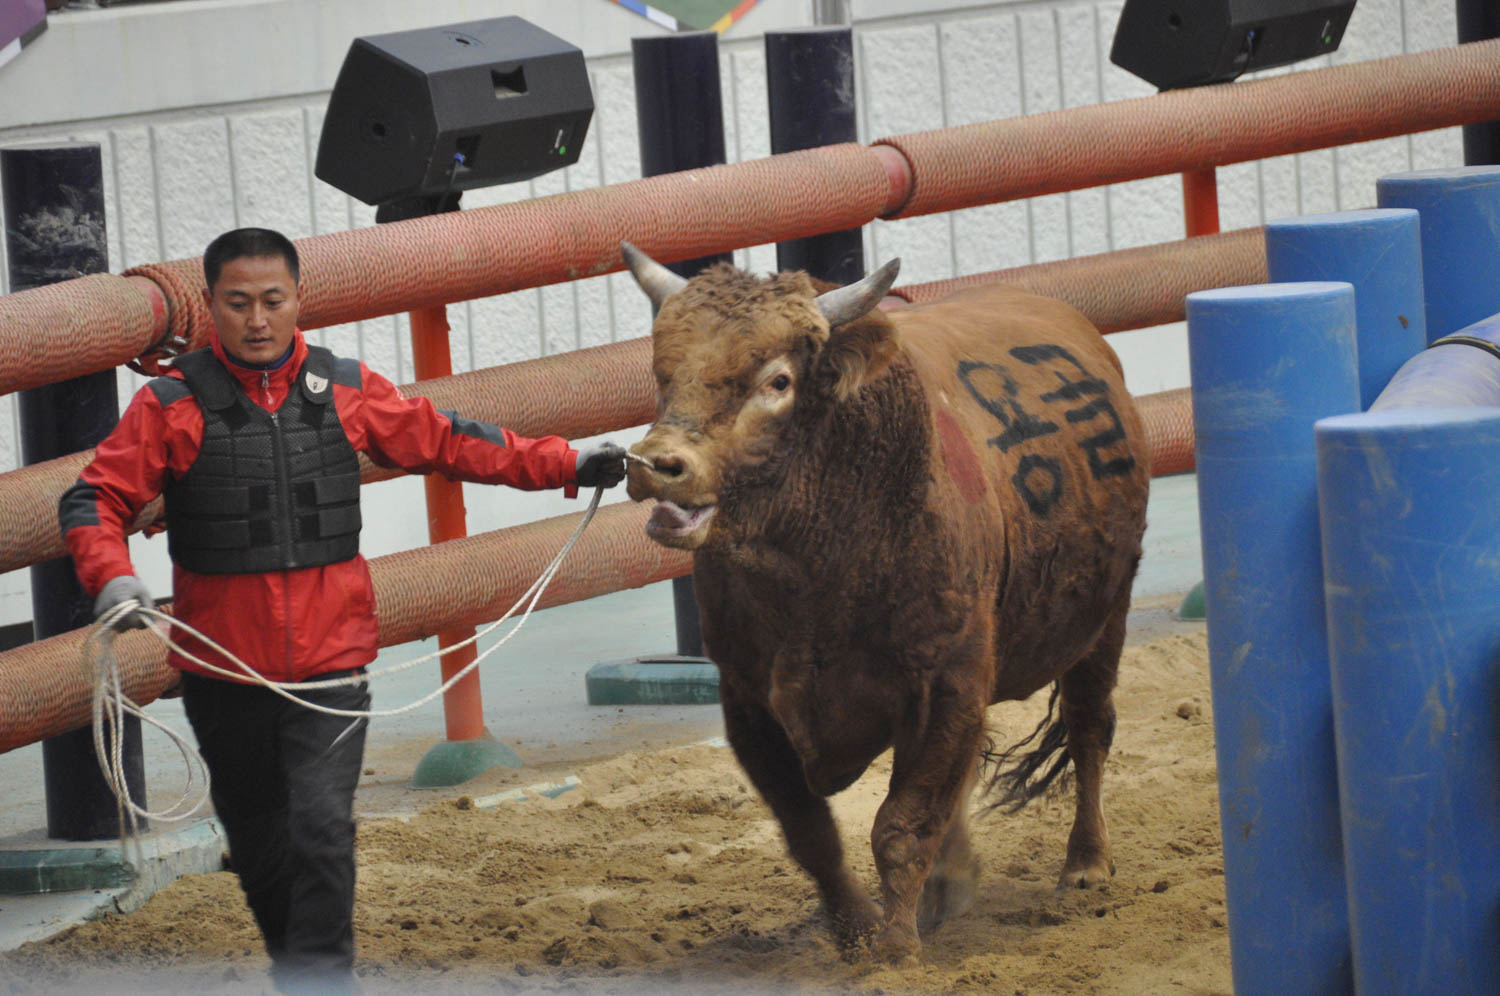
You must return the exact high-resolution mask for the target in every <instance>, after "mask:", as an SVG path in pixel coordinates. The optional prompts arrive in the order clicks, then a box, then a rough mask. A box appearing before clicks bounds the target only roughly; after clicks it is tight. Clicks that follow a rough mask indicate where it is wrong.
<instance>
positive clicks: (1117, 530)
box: [630, 257, 1149, 958]
mask: <svg viewBox="0 0 1500 996" xmlns="http://www.w3.org/2000/svg"><path fill="white" fill-rule="evenodd" d="M640 258H641V259H644V257H640ZM648 262H649V261H648ZM888 276H889V277H891V278H893V277H894V273H893V272H891V273H890V274H888ZM886 284H887V286H888V280H887V281H886ZM668 286H669V287H670V288H671V292H670V293H668V294H667V295H666V296H665V297H664V298H663V299H662V300H661V301H660V302H659V304H660V312H659V314H658V316H657V319H656V321H655V323H654V325H653V327H652V342H653V367H654V372H655V375H656V380H657V384H658V387H659V391H660V406H659V412H658V419H657V421H656V423H655V424H654V425H653V426H652V428H651V430H650V432H649V433H648V434H647V436H646V437H645V439H644V440H643V441H642V442H641V443H639V444H638V445H637V446H636V447H635V452H636V454H637V455H638V456H639V457H641V458H642V460H640V461H634V462H632V464H631V468H630V494H631V497H633V498H635V499H636V500H642V499H645V498H655V499H657V506H656V509H655V511H654V512H653V514H652V518H651V521H650V524H649V525H648V531H649V532H650V533H651V535H652V536H653V537H654V538H655V539H657V540H658V541H660V542H662V543H665V544H667V545H671V546H676V547H680V548H685V549H692V550H694V551H695V553H694V583H695V586H696V590H697V594H698V601H699V607H700V611H701V614H702V627H703V637H704V643H705V647H706V650H707V653H708V654H709V656H710V657H712V659H713V660H714V662H715V663H716V664H717V665H718V666H719V671H720V676H721V680H720V694H721V696H722V699H723V708H724V719H725V726H726V730H727V733H728V737H729V741H730V744H731V746H732V747H733V748H734V751H735V754H736V756H737V758H738V759H739V761H740V763H741V764H742V765H743V767H744V769H745V771H746V773H747V774H748V775H749V777H750V779H751V780H752V781H753V782H754V784H755V786H756V788H757V789H758V790H759V791H760V793H761V795H762V796H763V797H764V798H765V799H766V801H767V803H769V805H770V806H771V809H772V811H773V812H774V813H775V814H776V817H777V819H778V820H779V821H780V823H781V826H782V830H783V832H784V834H785V836H786V841H787V846H788V848H789V850H790V852H791V854H792V856H793V857H794V858H795V859H796V860H797V861H798V862H799V863H800V864H801V865H802V867H803V868H804V869H806V871H807V872H808V874H810V875H811V876H812V877H813V879H814V881H815V882H816V883H817V886H818V888H819V890H820V892H821V894H822V898H823V900H824V903H825V905H826V907H827V910H828V913H829V915H830V917H831V920H832V924H833V928H834V931H835V934H836V936H837V938H838V939H839V940H840V942H841V943H843V944H845V945H853V944H856V943H860V942H862V941H863V940H865V939H867V938H870V939H873V945H874V948H875V951H876V953H877V955H879V956H882V957H888V958H901V957H904V956H909V955H914V954H916V953H917V952H918V951H919V950H920V942H919V940H918V934H917V931H918V925H919V923H920V924H921V926H922V927H923V928H924V929H925V928H928V927H931V926H933V925H935V924H936V923H938V922H940V921H941V920H942V919H943V918H944V917H945V916H949V915H952V914H954V913H957V912H961V911H962V910H963V909H966V908H967V907H968V905H969V904H970V903H971V902H972V898H973V890H974V883H975V880H976V878H977V875H978V869H977V864H976V862H975V860H974V858H973V855H972V852H971V850H970V847H969V842H968V831H967V821H966V803H967V799H968V795H969V789H970V787H971V785H972V784H973V781H974V779H975V776H976V773H977V771H978V769H979V767H980V756H981V750H982V748H983V742H984V738H985V737H984V719H985V709H986V707H987V706H988V705H989V704H990V703H991V702H995V701H999V700H1001V699H1019V698H1025V697H1027V696H1029V695H1031V694H1033V693H1034V692H1036V691H1038V690H1039V689H1042V688H1045V687H1047V686H1048V685H1049V684H1052V683H1054V682H1056V689H1057V694H1058V703H1059V709H1058V711H1057V716H1056V719H1055V720H1054V721H1053V722H1052V724H1051V727H1050V728H1049V729H1048V730H1047V735H1046V736H1044V737H1043V739H1042V742H1041V746H1040V747H1038V748H1037V749H1036V750H1034V751H1033V752H1032V753H1031V754H1030V755H1028V756H1027V757H1026V758H1024V759H1023V760H1022V761H1021V763H1020V764H1019V765H1017V767H1016V768H1015V769H1012V770H1011V774H1010V779H1011V780H1010V781H1009V782H1008V783H1007V784H1008V785H1009V788H1010V796H1011V797H1012V798H1015V799H1019V800H1022V801H1024V799H1025V798H1027V797H1028V796H1029V795H1030V794H1032V793H1033V792H1034V791H1035V790H1036V788H1037V786H1036V785H1035V784H1028V782H1027V779H1028V777H1029V776H1030V775H1032V774H1034V773H1035V772H1037V771H1039V770H1041V768H1042V767H1043V762H1045V761H1046V760H1047V759H1048V755H1049V754H1053V753H1055V752H1056V751H1057V750H1059V749H1060V748H1065V752H1064V753H1063V754H1062V755H1061V758H1060V759H1057V760H1055V761H1054V763H1053V765H1052V767H1051V769H1050V771H1049V772H1048V773H1047V774H1046V775H1045V776H1044V777H1043V778H1042V779H1041V781H1042V783H1043V784H1045V782H1046V781H1049V780H1050V779H1051V778H1052V776H1054V775H1055V774H1056V773H1057V772H1058V771H1059V770H1060V768H1061V766H1062V764H1063V763H1066V762H1067V761H1068V760H1071V761H1072V763H1073V764H1074V767H1075V770H1076V774H1077V781H1078V796H1077V812H1076V815H1075V820H1074V825H1073V830H1072V833H1071V835H1070V837H1069V839H1068V846H1067V856H1066V859H1065V861H1064V864H1063V871H1062V876H1061V880H1060V884H1061V885H1067V886H1078V887H1087V886H1090V885H1094V884H1097V883H1099V882H1102V881H1104V880H1105V879H1107V878H1108V877H1109V876H1110V875H1111V874H1112V872H1113V862H1112V860H1111V857H1110V848H1109V838H1108V834H1107V832H1106V830H1105V825H1104V817H1103V813H1102V811H1101V809H1100V801H1099V792H1100V776H1101V772H1102V768H1103V765H1104V759H1105V756H1106V754H1107V752H1108V749H1109V743H1110V739H1111V737H1112V735H1113V728H1114V707H1113V705H1112V704H1111V701H1110V695H1111V692H1112V690H1113V688H1114V683H1115V671H1116V668H1117V666H1118V662H1119V656H1120V649H1121V646H1122V644H1123V642H1124V636H1125V617H1126V612H1127V610H1128V608H1129V603H1130V587H1131V583H1132V580H1133V578H1134V576H1135V569H1136V564H1137V562H1138V560H1139V558H1140V549H1141V547H1140V541H1141V534H1142V532H1143V530H1144V528H1145V510H1146V493H1147V487H1148V461H1149V458H1148V453H1147V450H1146V445H1145V437H1144V434H1143V432H1142V430H1141V426H1140V421H1139V419H1138V418H1137V416H1136V414H1135V410H1134V407H1133V406H1132V404H1131V402H1130V398H1129V396H1128V395H1127V394H1126V392H1125V388H1124V383H1123V380H1122V378H1121V374H1120V367H1119V362H1118V360H1117V359H1116V357H1115V356H1114V353H1113V351H1112V350H1111V349H1110V348H1109V346H1108V345H1106V344H1105V342H1104V340H1103V338H1102V337H1101V336H1100V335H1099V333H1098V332H1097V331H1096V330H1095V329H1094V328H1093V327H1092V326H1091V325H1090V324H1089V323H1088V321H1087V320H1086V319H1084V318H1083V317H1082V316H1081V315H1079V314H1078V313H1077V312H1076V311H1074V310H1073V309H1072V308H1070V307H1068V306H1067V305H1065V304H1063V303H1061V302H1058V301H1053V300H1049V299H1045V298H1039V297H1035V296H1032V295H1029V294H1025V293H1022V292H1019V291H1015V290H1012V289H1007V288H1003V287H985V288H976V289H972V290H967V291H964V292H962V293H961V294H957V295H954V296H952V297H949V298H947V299H945V300H942V301H939V302H934V303H932V304H926V305H920V306H915V307H910V308H902V309H898V310H896V311H893V312H891V313H890V314H888V315H887V314H882V313H880V312H873V311H872V312H870V313H868V314H865V315H864V316H863V317H860V318H857V319H856V320H854V321H852V322H850V323H849V324H846V325H842V326H840V327H837V328H832V329H830V328H829V326H828V322H827V320H826V319H825V318H824V315H823V310H822V309H821V308H820V306H819V303H818V301H817V295H818V292H819V290H827V289H828V285H817V286H815V285H814V283H813V282H812V281H811V280H810V279H809V278H808V277H807V276H806V275H805V274H801V273H784V274H779V275H776V276H773V277H770V278H767V279H765V280H761V279H757V278H755V277H752V276H750V275H748V274H745V273H742V272H740V271H738V270H736V269H734V268H732V267H729V266H724V265H721V266H719V267H715V268H713V269H710V270H708V271H705V272H704V273H703V274H701V275H700V276H698V277H696V278H694V279H693V280H691V281H687V282H686V283H683V284H676V283H674V284H669V285H668ZM880 292H883V288H881V287H877V286H870V287H865V288H861V290H860V293H861V294H863V295H864V297H862V298H861V300H864V299H865V298H868V300H869V301H870V302H873V301H874V300H878V299H879V297H880ZM848 296H849V295H848V294H845V295H844V299H846V300H847V298H848ZM864 306H865V307H868V305H864ZM888 747H894V751H895V753H894V769H893V774H892V778H891V785H890V792H889V794H888V796H887V798H886V800H885V802H884V804H883V805H882V806H881V808H880V811H879V814H878V815H877V817H876V821H875V826H874V828H873V829H872V833H871V845H872V847H873V850H874V854H875V862H876V866H877V868H878V869H879V872H880V879H881V905H880V907H879V908H877V907H876V906H875V904H874V903H872V902H871V900H870V898H869V897H868V896H867V895H866V894H865V892H864V891H863V890H862V889H861V888H860V886H859V885H858V884H857V883H856V882H855V881H854V879H853V878H852V877H851V876H850V874H849V872H848V870H847V868H846V866H845V863H844V859H843V854H842V851H841V848H840V843H839V837H838V833H837V829H836V827H835V826H834V823H833V820H832V817H831V815H830V812H829V809H828V805H827V803H826V801H825V797H826V796H829V795H831V794H833V793H835V792H838V791H840V790H841V789H843V788H845V787H847V786H848V785H849V784H851V783H852V782H853V781H854V780H855V779H856V778H858V777H859V775H860V774H861V773H862V772H863V771H864V770H865V768H866V767H867V766H868V764H869V763H870V762H871V761H872V760H873V759H874V758H875V757H876V756H877V755H879V754H880V753H881V752H882V751H884V750H885V749H886V748H888Z"/></svg>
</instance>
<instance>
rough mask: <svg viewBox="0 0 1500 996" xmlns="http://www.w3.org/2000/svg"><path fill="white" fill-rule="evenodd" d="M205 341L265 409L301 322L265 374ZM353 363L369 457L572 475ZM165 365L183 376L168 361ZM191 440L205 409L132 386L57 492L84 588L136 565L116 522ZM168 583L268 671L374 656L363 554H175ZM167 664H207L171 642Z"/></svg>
mask: <svg viewBox="0 0 1500 996" xmlns="http://www.w3.org/2000/svg"><path fill="white" fill-rule="evenodd" d="M213 349H214V353H215V354H216V355H217V356H218V357H219V360H220V362H222V363H223V364H224V366H225V368H226V369H227V370H229V371H230V372H231V373H232V374H233V375H234V376H235V378H236V379H237V380H238V381H239V383H240V386H241V387H242V388H243V389H244V391H245V393H246V394H247V395H249V397H250V399H251V400H252V401H254V402H255V403H256V404H258V405H260V406H261V407H262V408H264V409H266V410H267V411H273V412H274V411H276V410H277V409H278V408H280V407H281V403H282V401H284V400H285V399H286V396H287V393H288V391H289V390H290V389H291V387H292V384H293V377H295V375H296V373H297V371H298V370H299V369H301V367H302V363H303V361H304V360H305V359H306V358H307V342H306V340H305V339H304V338H303V337H302V333H301V332H300V331H298V332H297V333H295V338H294V340H293V344H292V355H291V356H290V358H289V359H288V360H287V362H285V363H283V364H282V365H281V366H280V367H278V368H277V369H275V370H272V371H269V372H268V373H266V374H262V372H261V371H259V370H251V369H247V368H245V367H242V366H238V365H236V364H235V363H234V362H232V361H228V360H226V358H225V354H224V349H223V346H222V345H221V344H220V343H219V341H218V339H217V337H215V339H214V343H213ZM360 373H361V386H360V387H359V388H353V387H347V386H344V385H342V384H337V383H336V384H335V385H334V387H333V399H334V404H335V406H336V408H337V410H338V416H339V421H340V422H341V423H342V425H343V428H344V432H345V434H346V435H347V436H348V437H349V442H350V444H351V445H352V446H353V447H354V449H355V450H357V451H361V452H364V453H368V454H369V455H370V458H371V459H373V460H374V461H375V462H377V463H379V464H382V465H385V466H396V467H402V468H404V469H406V470H408V471H411V472H412V473H418V474H425V473H430V472H433V471H438V472H441V473H443V474H444V475H445V476H448V477H450V478H456V479H459V480H464V481H475V482H478V483H482V484H509V485H511V486H512V487H517V488H522V489H525V490H528V491H535V490H541V489H544V488H559V487H563V486H564V485H566V484H570V483H574V482H575V481H576V476H575V467H576V463H577V458H578V454H577V452H576V451H574V450H573V449H572V448H571V447H569V445H568V443H567V441H566V440H564V439H562V438H560V437H558V436H547V437H544V438H541V439H526V438H524V437H521V436H517V435H515V434H514V433H512V432H510V431H509V430H506V429H494V427H492V426H487V425H480V426H479V428H481V429H484V430H487V431H488V430H493V431H494V432H498V433H500V434H501V435H502V436H503V438H504V439H505V445H504V446H500V445H497V444H496V443H494V442H491V441H489V440H486V439H484V438H481V437H480V436H478V435H466V434H464V433H463V432H461V431H458V430H456V429H455V428H454V425H453V422H452V421H451V420H450V419H449V418H448V416H446V415H444V414H442V413H441V412H439V411H438V410H437V409H436V408H434V407H433V405H432V402H430V401H428V400H427V399H426V398H403V397H402V396H401V394H400V393H398V392H397V390H396V388H395V385H393V384H392V383H391V382H390V381H388V380H386V379H385V378H384V377H382V376H380V375H379V374H377V373H375V372H373V371H371V370H370V369H369V368H368V367H366V366H364V364H360ZM167 376H169V377H176V378H178V379H180V378H181V374H178V373H176V372H175V371H174V372H171V373H168V374H167ZM461 427H463V428H472V427H473V424H472V423H471V424H470V425H468V426H461ZM202 441H203V412H202V409H201V408H200V407H199V405H198V401H197V399H196V398H195V397H193V396H192V395H191V394H189V395H187V396H185V397H183V398H182V399H180V400H177V401H174V402H172V403H171V404H169V405H167V406H166V407H163V406H162V405H161V403H160V402H159V401H158V400H157V396H156V394H155V393H154V392H153V391H152V390H151V389H150V388H142V389H141V390H140V391H138V392H136V395H135V397H134V398H132V399H131V402H130V405H129V406H128V407H127V408H126V409H125V414H124V415H123V416H121V418H120V424H119V425H118V426H117V427H116V428H115V430H114V431H113V432H111V433H110V434H109V437H108V438H106V439H105V440H104V441H103V442H102V443H100V444H99V447H98V449H97V451H96V452H95V455H94V460H93V462H92V463H90V464H89V465H88V466H87V467H85V468H84V470H83V473H82V474H80V475H79V478H78V481H77V482H76V483H75V484H74V485H73V487H72V488H70V489H69V490H68V493H67V494H66V495H65V496H64V497H63V500H62V506H61V517H62V522H63V530H64V534H63V537H64V540H65V541H66V543H67V547H68V552H69V553H71V554H72V555H73V562H74V564H75V565H76V567H77V570H78V577H79V579H80V580H81V581H82V583H83V587H84V588H85V589H86V590H87V591H88V593H89V595H90V596H95V597H97V595H98V593H99V590H100V589H101V588H103V587H104V585H105V584H106V583H107V582H108V581H110V580H111V579H113V578H116V577H120V576H121V575H126V574H134V573H135V568H134V567H132V566H131V563H130V550H129V547H128V545H127V544H126V541H125V534H126V529H127V527H128V525H129V524H130V523H131V522H133V521H134V520H135V518H136V516H137V515H138V514H139V513H140V511H141V509H142V508H143V507H145V505H146V504H147V503H148V502H150V501H151V500H152V499H154V498H155V497H156V496H157V495H159V494H161V492H162V489H163V487H164V485H165V483H166V481H167V480H168V475H171V476H173V477H178V476H181V475H182V474H185V473H186V472H187V469H188V468H189V467H190V466H192V463H193V461H194V460H195V459H196V458H197V456H198V451H199V448H200V447H201V445H202ZM172 591H173V608H172V611H173V615H174V616H176V617H177V618H178V619H181V620H182V621H183V622H185V623H187V624H189V625H191V626H193V627H194V628H195V629H197V630H199V631H201V632H203V633H204V634H206V635H207V636H209V637H211V638H213V639H214V640H215V641H217V642H218V643H219V644H221V645H222V646H224V647H225V648H226V649H228V650H229V651H231V652H232V653H234V655H235V656H237V657H239V658H240V659H241V660H243V661H245V662H246V663H248V664H250V665H251V666H252V667H254V668H255V669H256V670H257V671H259V672H260V673H261V674H263V675H265V676H266V677H267V678H270V679H272V680H275V681H302V680H305V679H307V678H309V677H312V676H314V675H318V674H322V673H324V672H326V671H334V670H340V669H343V668H352V667H358V666H360V665H362V664H367V663H369V662H370V661H371V660H373V659H374V658H375V651H376V649H377V646H378V642H377V637H378V631H377V626H376V620H375V591H374V587H373V585H372V584H371V582H370V569H369V566H368V565H367V564H366V563H365V558H364V557H362V556H355V557H354V558H353V559H351V560H345V561H341V562H339V563H335V564H328V565H326V566H323V567H308V568H301V569H297V570H287V571H273V572H269V573H265V574H195V573H193V572H191V571H187V570H184V569H183V568H181V567H179V566H177V565H176V564H173V565H172ZM172 638H173V640H174V641H176V642H177V643H179V644H181V645H182V646H183V647H184V648H186V649H187V650H189V651H191V652H192V653H194V654H196V655H197V656H199V657H202V658H203V659H204V660H208V661H211V662H213V663H214V664H217V665H219V666H221V667H232V665H229V664H228V663H226V662H224V661H223V660H222V658H221V657H220V656H219V655H218V654H216V653H214V652H213V651H211V650H209V649H208V648H207V647H206V646H205V645H204V644H202V643H201V642H200V641H198V640H196V639H193V638H191V637H188V636H187V634H185V633H184V632H182V631H181V630H179V629H175V628H174V631H173V634H172ZM169 663H171V664H172V666H174V667H178V668H181V669H183V670H189V671H198V672H200V673H206V672H203V670H202V669H201V668H199V667H198V666H197V665H195V664H193V663H192V662H191V661H189V660H187V659H186V658H184V657H182V656H181V655H179V654H178V653H177V652H176V651H173V652H172V654H171V655H170V657H169Z"/></svg>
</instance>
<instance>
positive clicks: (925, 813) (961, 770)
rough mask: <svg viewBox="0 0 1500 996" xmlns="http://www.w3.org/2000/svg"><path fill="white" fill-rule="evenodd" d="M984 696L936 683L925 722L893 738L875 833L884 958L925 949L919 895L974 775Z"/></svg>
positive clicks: (879, 940) (877, 947) (878, 950)
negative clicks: (919, 929)
mask: <svg viewBox="0 0 1500 996" xmlns="http://www.w3.org/2000/svg"><path fill="white" fill-rule="evenodd" d="M979 700H980V697H979V696H977V695H967V694H961V693H960V692H959V691H958V690H957V689H954V688H944V687H942V686H940V685H935V686H934V687H933V689H932V690H931V693H930V697H929V701H928V703H927V717H926V722H925V723H922V724H920V726H919V728H918V729H915V730H913V731H911V732H910V733H909V734H902V735H898V737H897V739H896V749H895V763H894V766H893V768H892V771H891V789H890V793H889V794H888V795H887V796H886V797H885V802H883V803H881V806H880V811H879V812H878V813H876V815H875V826H874V829H873V830H872V831H871V835H870V845H871V847H872V849H873V850H874V852H875V867H876V868H877V869H878V870H879V871H880V885H881V899H882V901H883V903H884V906H885V923H884V925H883V926H882V927H881V931H880V933H879V934H878V935H876V938H875V944H874V946H873V950H874V953H875V955H876V956H877V957H879V958H884V959H887V960H890V961H899V960H902V959H905V958H908V957H915V956H916V955H917V954H919V953H920V952H921V950H922V943H921V941H920V940H919V939H918V937H917V900H918V898H919V897H920V896H921V894H922V888H923V886H924V884H925V883H926V882H927V877H928V874H929V873H930V872H931V871H932V869H933V865H934V862H935V859H936V857H937V854H938V850H939V845H941V844H942V843H943V840H944V835H945V834H946V833H947V831H948V828H949V825H950V823H951V822H952V820H953V819H954V818H955V814H956V812H957V810H958V807H959V804H960V802H961V801H962V800H963V798H964V790H965V789H966V788H967V787H968V785H969V784H970V780H971V778H972V776H973V772H974V764H975V759H976V758H977V757H978V756H979V744H980V740H981V739H982V738H983V735H984V707H983V705H982V704H981V703H980V701H979ZM955 846H957V841H955Z"/></svg>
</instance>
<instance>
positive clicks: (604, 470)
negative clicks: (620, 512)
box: [576, 443, 625, 488]
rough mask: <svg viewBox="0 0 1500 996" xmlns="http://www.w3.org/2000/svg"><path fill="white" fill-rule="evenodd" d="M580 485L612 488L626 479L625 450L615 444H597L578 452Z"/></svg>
mask: <svg viewBox="0 0 1500 996" xmlns="http://www.w3.org/2000/svg"><path fill="white" fill-rule="evenodd" d="M576 473H577V475H578V485H579V487H584V488H612V487H614V486H615V485H616V484H619V483H620V482H621V481H623V480H624V479H625V450H624V449H623V448H622V447H619V446H616V445H615V444H614V443H595V444H594V445H592V446H586V447H584V448H583V449H581V450H579V451H578V468H577V470H576Z"/></svg>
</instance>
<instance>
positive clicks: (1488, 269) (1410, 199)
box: [1375, 166, 1500, 342]
mask: <svg viewBox="0 0 1500 996" xmlns="http://www.w3.org/2000/svg"><path fill="white" fill-rule="evenodd" d="M1375 199H1376V201H1377V202H1378V203H1379V205H1380V206H1381V207H1383V208H1416V210H1417V211H1418V212H1420V213H1421V215H1422V285H1423V290H1424V291H1425V293H1426V295H1427V341H1428V342H1431V341H1432V340H1434V339H1439V338H1442V337H1443V336H1445V335H1448V334H1450V333H1452V332H1457V331H1458V330H1459V329H1461V328H1463V327H1464V326H1465V325H1469V324H1472V323H1473V322H1477V321H1479V320H1480V319H1482V318H1488V317H1489V316H1491V315H1493V314H1495V312H1497V311H1500V278H1497V276H1496V275H1497V274H1500V227H1497V222H1496V219H1500V166H1455V167H1453V168H1451V169H1431V170H1418V171H1416V172H1412V173H1392V174H1390V175H1389V176H1383V177H1381V178H1380V179H1379V180H1376V181H1375Z"/></svg>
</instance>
